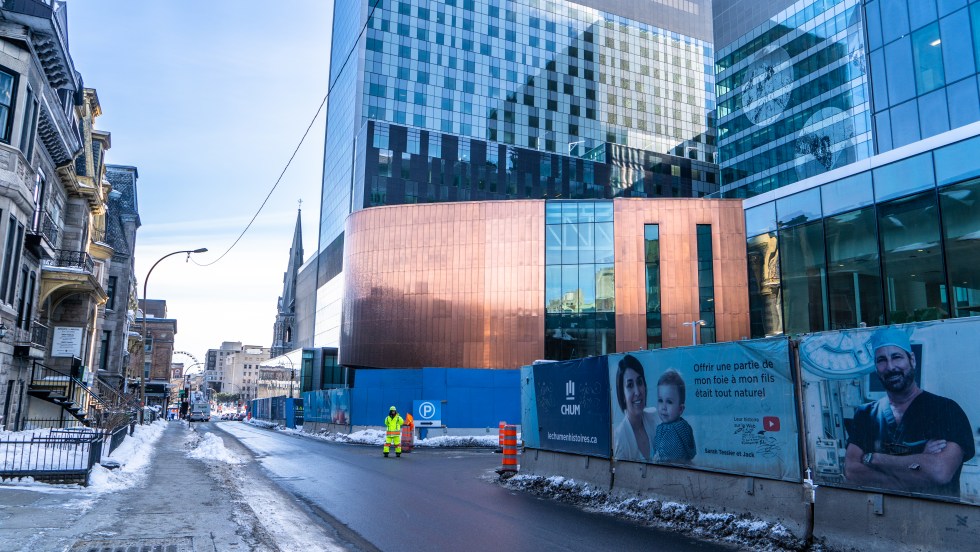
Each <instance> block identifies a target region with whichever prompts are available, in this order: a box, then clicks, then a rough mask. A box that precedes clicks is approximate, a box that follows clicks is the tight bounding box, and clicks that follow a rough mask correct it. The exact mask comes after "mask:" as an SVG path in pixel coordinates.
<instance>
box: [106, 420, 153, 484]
mask: <svg viewBox="0 0 980 552" xmlns="http://www.w3.org/2000/svg"><path fill="white" fill-rule="evenodd" d="M166 428H167V422H165V421H163V420H157V421H155V422H153V423H152V424H145V425H137V426H136V429H135V430H134V432H133V434H132V435H130V436H128V437H126V439H125V440H124V441H123V442H122V444H121V445H119V448H117V449H116V450H114V451H112V454H111V455H110V456H109V459H112V460H116V461H117V462H119V467H118V468H116V469H114V470H109V469H106V468H103V467H102V466H100V465H96V466H95V467H94V468H92V473H91V474H90V475H89V478H88V481H89V486H88V488H89V490H90V491H94V492H96V493H106V492H113V491H118V490H121V489H128V488H130V487H132V486H134V485H136V484H137V483H139V482H140V481H142V480H143V478H145V477H146V473H147V471H148V469H149V467H150V458H151V456H152V455H153V451H154V445H155V444H156V442H157V441H158V440H160V436H161V435H163V431H164V430H165V429H166Z"/></svg>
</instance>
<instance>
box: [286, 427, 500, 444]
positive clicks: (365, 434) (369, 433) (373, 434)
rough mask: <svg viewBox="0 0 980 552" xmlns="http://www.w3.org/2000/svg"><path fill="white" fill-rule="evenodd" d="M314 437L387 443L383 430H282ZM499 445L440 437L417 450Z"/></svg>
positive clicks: (493, 440)
mask: <svg viewBox="0 0 980 552" xmlns="http://www.w3.org/2000/svg"><path fill="white" fill-rule="evenodd" d="M281 431H287V432H292V433H296V434H299V435H305V436H307V437H314V438H316V439H322V440H324V441H332V442H335V443H357V444H361V445H376V446H381V445H383V444H384V442H385V431H384V430H383V429H362V430H360V431H355V432H353V433H334V432H329V431H323V432H320V433H304V432H302V431H299V430H281ZM497 444H498V440H497V436H496V435H441V436H439V437H429V438H428V439H416V440H415V442H414V446H415V447H416V448H424V447H433V448H435V447H447V448H448V447H454V448H460V447H492V448H496V447H497Z"/></svg>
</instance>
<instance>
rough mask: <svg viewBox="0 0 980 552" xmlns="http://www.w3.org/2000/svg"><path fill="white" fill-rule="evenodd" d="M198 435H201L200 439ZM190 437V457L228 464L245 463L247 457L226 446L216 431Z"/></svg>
mask: <svg viewBox="0 0 980 552" xmlns="http://www.w3.org/2000/svg"><path fill="white" fill-rule="evenodd" d="M196 435H201V437H200V439H198V438H197V437H196ZM196 435H191V436H189V437H188V442H189V443H190V445H191V447H192V448H191V450H190V451H188V453H187V457H188V458H197V459H198V460H214V461H217V462H224V463H226V464H244V463H245V458H243V457H242V456H240V455H238V454H235V453H233V452H231V451H230V450H228V449H227V448H226V447H225V443H224V441H222V440H221V437H218V436H217V435H215V434H214V433H204V434H196Z"/></svg>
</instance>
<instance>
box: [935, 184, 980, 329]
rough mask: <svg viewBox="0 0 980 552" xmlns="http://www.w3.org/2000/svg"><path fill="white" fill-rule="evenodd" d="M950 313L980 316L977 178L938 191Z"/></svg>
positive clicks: (979, 233)
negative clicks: (947, 275)
mask: <svg viewBox="0 0 980 552" xmlns="http://www.w3.org/2000/svg"><path fill="white" fill-rule="evenodd" d="M939 204H940V207H941V208H942V212H943V237H944V238H945V240H946V267H947V270H948V271H949V282H950V289H951V290H952V293H951V294H950V295H951V297H950V300H951V301H950V302H951V306H952V309H953V312H952V315H953V316H980V179H977V180H972V181H970V182H964V183H962V184H957V185H955V186H949V187H946V188H942V189H941V190H940V191H939Z"/></svg>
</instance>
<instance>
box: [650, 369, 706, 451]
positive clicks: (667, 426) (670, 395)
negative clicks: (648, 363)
mask: <svg viewBox="0 0 980 552" xmlns="http://www.w3.org/2000/svg"><path fill="white" fill-rule="evenodd" d="M657 413H658V414H659V415H660V423H659V424H657V433H656V435H654V438H653V453H654V457H653V460H654V461H655V462H674V463H687V462H690V461H691V459H692V458H694V455H695V454H697V447H695V446H694V431H693V430H692V429H691V424H689V423H687V420H685V419H684V418H681V414H683V413H684V380H683V379H682V378H681V375H680V374H678V373H677V370H674V369H673V368H671V369H669V370H667V371H666V372H664V373H663V375H662V376H660V379H659V380H657Z"/></svg>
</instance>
